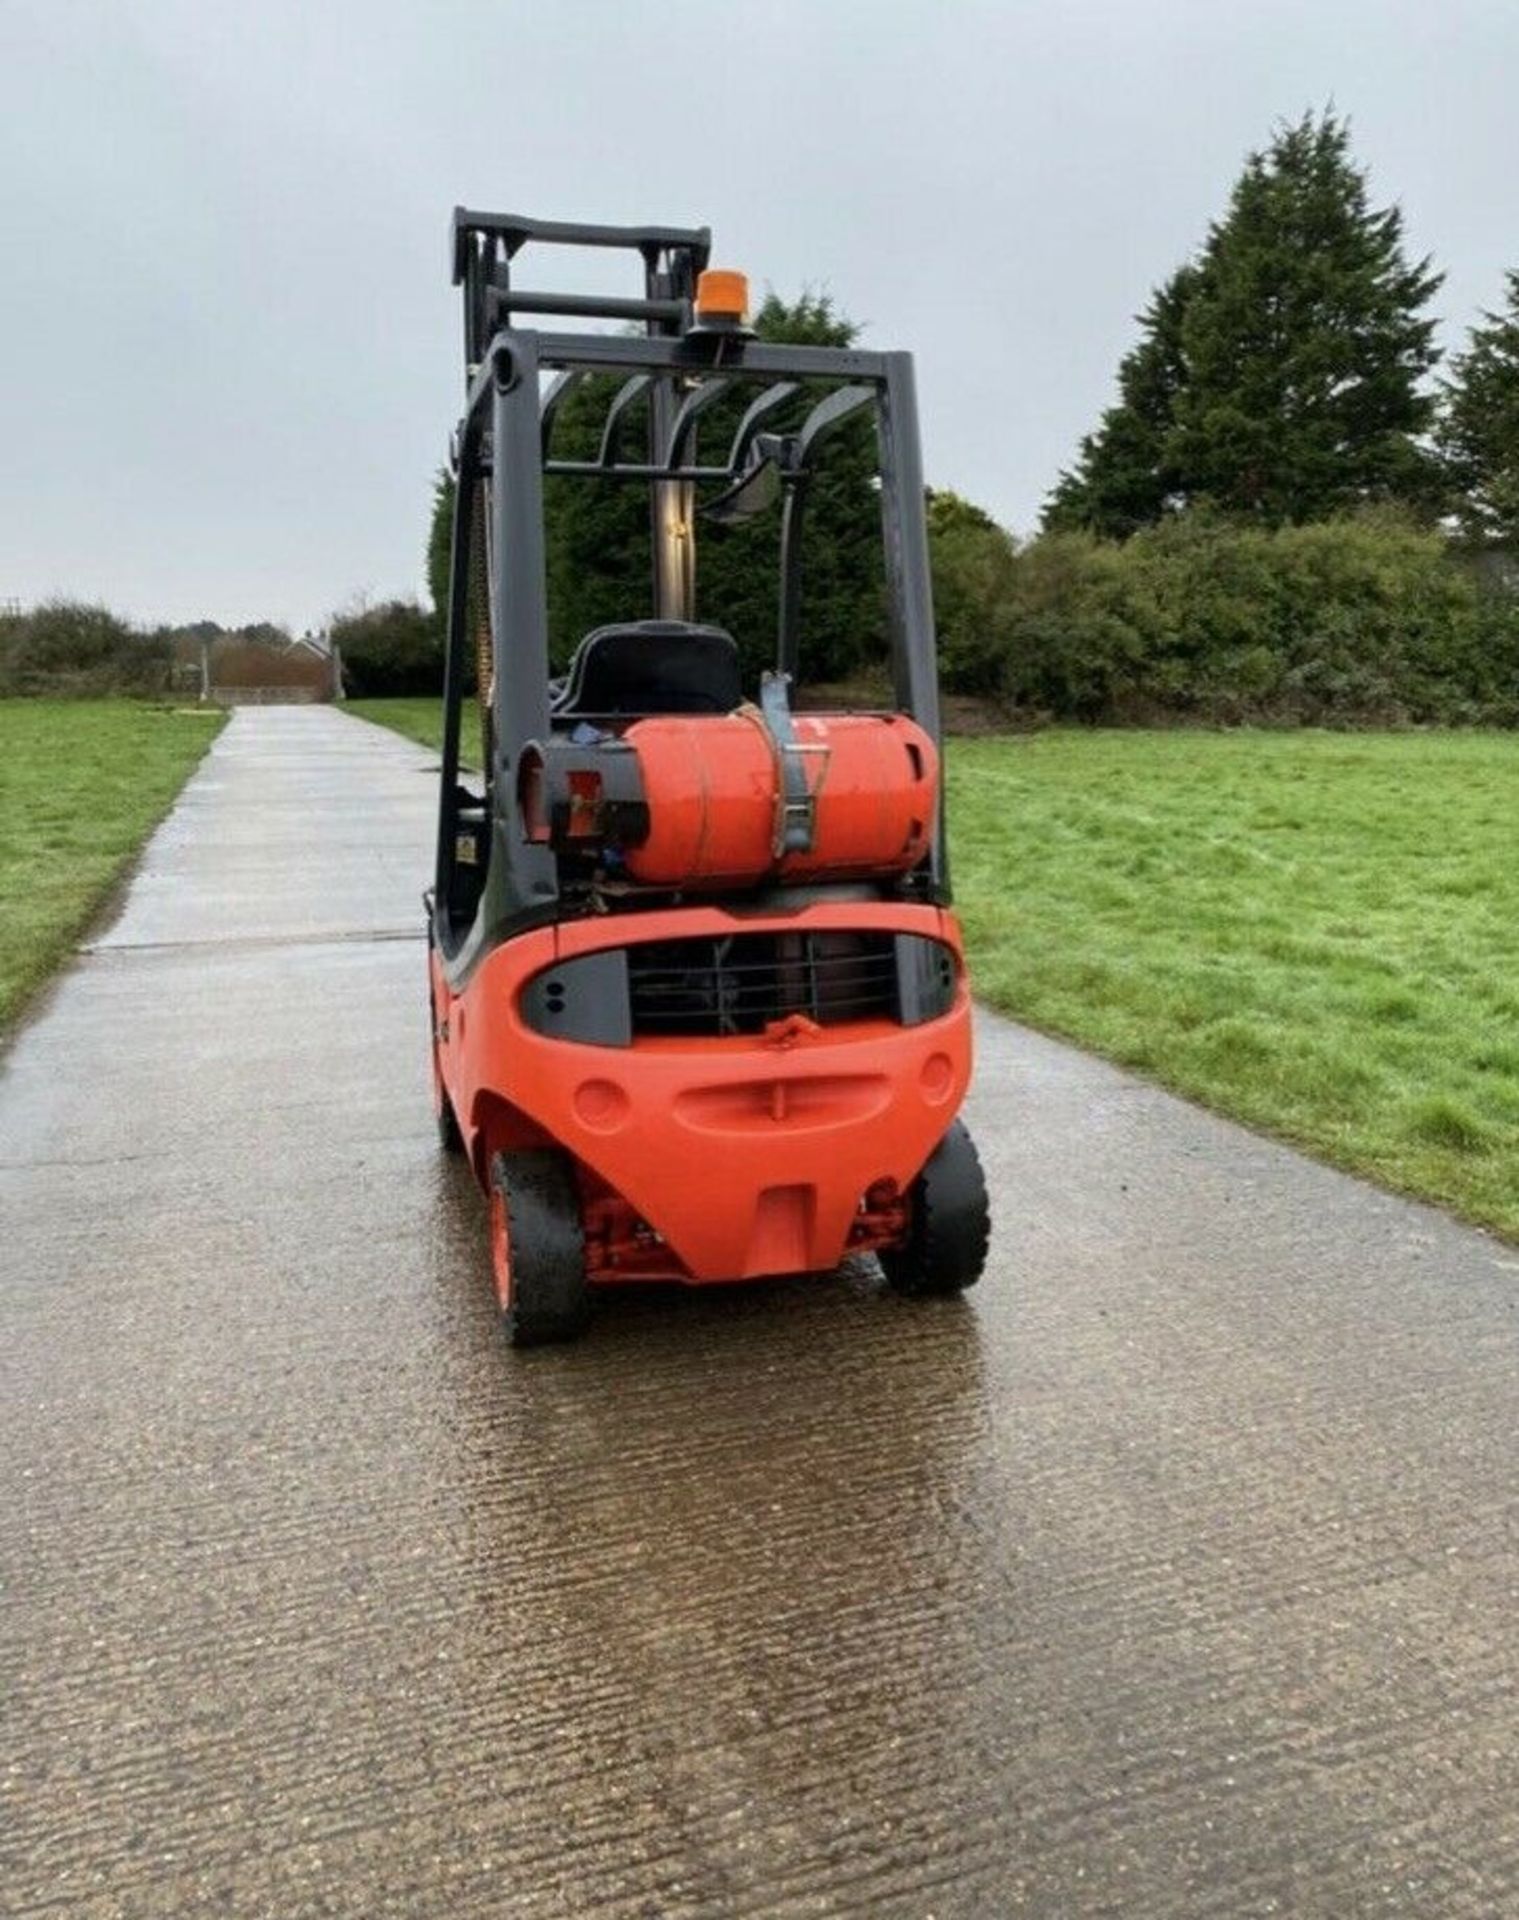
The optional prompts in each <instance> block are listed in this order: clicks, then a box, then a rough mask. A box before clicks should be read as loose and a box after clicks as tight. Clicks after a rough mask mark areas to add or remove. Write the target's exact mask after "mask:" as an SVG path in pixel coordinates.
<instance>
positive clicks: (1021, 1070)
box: [0, 708, 1519, 1920]
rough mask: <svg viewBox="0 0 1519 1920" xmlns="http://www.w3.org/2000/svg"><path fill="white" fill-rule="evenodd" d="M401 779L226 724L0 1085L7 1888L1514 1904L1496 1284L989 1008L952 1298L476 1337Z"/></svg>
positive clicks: (426, 1896) (99, 1909) (288, 1899)
mask: <svg viewBox="0 0 1519 1920" xmlns="http://www.w3.org/2000/svg"><path fill="white" fill-rule="evenodd" d="M429 764H430V762H429V758H428V756H426V755H424V754H422V753H419V752H417V751H415V750H413V749H412V748H410V747H408V746H407V745H406V744H404V743H403V742H402V741H400V740H398V739H395V738H393V737H392V736H390V735H388V734H385V733H382V732H380V731H378V730H376V729H372V728H369V727H366V726H364V725H363V724H362V723H360V722H357V721H354V720H350V719H347V718H345V717H343V716H341V715H339V714H336V713H333V712H327V711H322V710H319V709H304V710H303V709H294V708H292V709H265V710H248V711H244V712H242V713H239V714H238V715H237V717H236V718H235V719H234V720H233V721H232V723H231V725H230V726H229V727H228V729H227V730H226V732H225V733H224V734H223V736H222V738H221V740H220V741H219V742H218V744H217V746H216V748H215V749H214V751H213V753H212V754H211V756H210V757H209V759H208V760H207V762H206V763H205V765H204V767H203V768H202V770H201V771H200V773H199V774H198V775H197V776H196V778H195V779H194V780H193V781H192V783H191V785H190V787H189V788H188V789H187V791H186V793H185V796H184V799H183V801H182V803H181V805H180V807H179V809H178V811H177V812H176V813H175V814H174V816H173V817H172V819H171V820H170V821H169V822H168V824H167V825H166V826H165V827H164V829H163V830H162V832H161V833H160V834H159V835H158V837H157V839H156V840H155V841H154V842H153V844H152V847H151V849H150V851H149V854H148V857H147V860H146V863H145V865H144V867H143V870H142V872H141V874H140V875H139V877H138V879H137V881H136V883H135V885H134V887H133V889H132V891H131V895H130V898H129V899H128V901H127V904H126V908H125V911H124V912H123V914H122V916H121V918H120V920H119V922H118V924H117V925H116V926H115V928H114V929H113V930H112V931H111V933H110V934H109V935H107V936H106V937H105V938H104V939H103V940H101V941H100V942H99V943H98V945H97V946H96V947H95V948H94V949H93V950H92V951H91V952H90V954H89V955H88V956H87V957H86V958H85V959H84V960H83V962H82V963H81V964H80V965H79V966H77V967H76V968H75V969H74V970H73V971H72V972H71V973H70V974H69V975H68V976H67V978H66V979H65V980H64V982H63V983H62V985H61V987H60V989H59V991H58V993H57V995H56V997H55V999H54V1001H53V1003H52V1004H51V1006H50V1007H49V1008H48V1009H47V1010H46V1011H45V1013H44V1014H43V1016H42V1017H41V1019H40V1020H38V1021H37V1022H36V1023H34V1024H33V1025H32V1026H31V1027H30V1028H29V1029H28V1030H26V1031H25V1032H24V1033H23V1034H22V1035H21V1037H20V1039H19V1041H18V1043H17V1044H16V1046H15V1047H14V1049H13V1051H12V1053H11V1056H10V1059H9V1062H8V1065H7V1067H6V1069H5V1073H4V1081H3V1085H0V1213H3V1220H4V1232H3V1238H0V1390H3V1394H4V1410H5V1432H4V1451H3V1459H0V1466H3V1501H0V1554H3V1562H4V1571H5V1591H4V1599H3V1656H0V1657H3V1667H0V1683H3V1689H4V1699H5V1706H4V1713H5V1729H4V1732H5V1737H4V1744H3V1754H4V1782H5V1792H6V1795H7V1800H6V1804H5V1806H4V1807H3V1809H0V1816H3V1817H0V1827H3V1831H0V1886H3V1889H4V1894H3V1899H0V1906H3V1907H4V1909H5V1911H6V1912H7V1913H10V1914H15V1915H31V1914H42V1913H48V1914H68V1915H71V1916H106V1915H142V1916H154V1917H155V1920H157V1917H159V1916H174V1915H182V1914H183V1915H189V1914H195V1915H203V1914H211V1913H217V1914H221V1913H225V1914H231V1915H237V1916H239V1917H240V1920H241V1917H243V1916H254V1915H260V1916H262V1915H268V1916H272V1917H274V1920H294V1916H301V1915H307V1914H312V1915H315V1914H325V1915H354V1916H363V1917H364V1920H376V1917H377V1916H388V1915H396V1916H402V1915H404V1916H408V1920H414V1917H415V1916H440V1917H441V1916H450V1917H454V1916H470V1915H482V1914H510V1915H523V1916H529V1917H533V1916H560V1915H564V1916H577V1917H578V1916H584V1915H592V1914H598V1915H616V1916H623V1915H626V1916H665V1915H675V1916H706V1915H718V1914H721V1915H727V1914H755V1913H784V1914H809V1915H812V1914H834V1913H843V1912H851V1913H866V1914H871V1915H877V1914H881V1915H897V1914H900V1915H904V1916H908V1915H911V1916H920V1917H922V1916H929V1915H938V1916H941V1917H943V1916H955V1915H983V1914H984V1915H1004V1914H1012V1913H1020V1912H1024V1913H1029V1914H1037V1915H1050V1916H1060V1917H1061V1920H1064V1916H1072V1915H1088V1914H1114V1915H1134V1916H1141V1917H1142V1920H1148V1917H1149V1916H1164V1915H1171V1914H1181V1915H1210V1916H1218V1917H1219V1920H1240V1916H1245V1915H1265V1914H1284V1915H1322V1916H1326V1920H1328V1917H1330V1916H1333V1920H1347V1917H1349V1916H1365V1915H1393V1914H1396V1915H1410V1916H1414V1915H1417V1916H1420V1920H1431V1917H1432V1916H1444V1915H1472V1916H1478V1915H1480V1916H1502V1915H1513V1914H1519V1759H1516V1731H1519V1713H1516V1701H1515V1691H1516V1685H1515V1683H1516V1672H1519V1551H1516V1545H1519V1529H1516V1524H1515V1519H1516V1514H1515V1508H1516V1498H1515V1473H1514V1467H1515V1451H1516V1434H1519V1388H1516V1371H1519V1369H1516V1344H1515V1343H1516V1336H1519V1311H1516V1309H1519V1255H1516V1254H1515V1253H1514V1252H1513V1251H1512V1250H1507V1249H1504V1248H1503V1247H1501V1246H1499V1245H1498V1244H1496V1243H1494V1242H1492V1241H1489V1240H1487V1239H1485V1238H1483V1237H1481V1236H1479V1235H1477V1234H1473V1233H1469V1232H1465V1231H1463V1230H1462V1229H1460V1228H1458V1227H1456V1226H1453V1225H1451V1224H1450V1223H1449V1222H1447V1221H1445V1220H1444V1219H1442V1218H1441V1217H1440V1216H1438V1215H1436V1214H1433V1213H1430V1212H1426V1211H1423V1210H1421V1209H1419V1208H1416V1207H1411V1206H1406V1205H1403V1204H1401V1203H1399V1202H1397V1201H1394V1200H1391V1199H1387V1198H1385V1197H1383V1196H1381V1195H1379V1194H1377V1193H1374V1192H1372V1191H1371V1190H1369V1189H1367V1188H1365V1187H1362V1186H1359V1185H1357V1184H1355V1183H1354V1182H1351V1181H1348V1180H1345V1179H1342V1178H1340V1177H1339V1176H1337V1175H1335V1174H1333V1173H1329V1172H1326V1171H1324V1170H1323V1169H1321V1168H1319V1167H1316V1166H1313V1165H1311V1164H1309V1163H1307V1162H1305V1161H1303V1160H1301V1159H1299V1158H1297V1157H1296V1156H1294V1155H1293V1154H1291V1153H1288V1152H1286V1151H1284V1150H1283V1149H1281V1148H1279V1147H1276V1146H1272V1145H1269V1144H1267V1143H1265V1142H1262V1141H1260V1140H1257V1139H1254V1138H1252V1137H1251V1136H1249V1135H1248V1134H1245V1133H1242V1132H1239V1131H1237V1130H1236V1129H1234V1128H1232V1127H1229V1126H1226V1125H1224V1124H1222V1123H1220V1122H1218V1121H1215V1120H1212V1119H1210V1118H1208V1117H1207V1116H1205V1115H1203V1114H1201V1113H1198V1112H1196V1111H1194V1110H1193V1109H1191V1108H1189V1107H1187V1106H1184V1105H1182V1104H1180V1103H1179V1102H1176V1101H1174V1100H1171V1099H1169V1098H1167V1097H1165V1096H1164V1095H1162V1094H1159V1093H1156V1092H1154V1091H1152V1090H1150V1089H1148V1088H1146V1087H1143V1086H1140V1085H1138V1084H1136V1083H1135V1082H1133V1081H1131V1080H1128V1079H1126V1078H1124V1077H1123V1076H1122V1075H1120V1074H1118V1073H1116V1072H1114V1071H1112V1070H1110V1069H1109V1068H1107V1067H1105V1066H1102V1065H1100V1064H1098V1063H1096V1062H1094V1061H1091V1060H1089V1059H1086V1058H1084V1057H1083V1056H1082V1055H1080V1054H1078V1053H1075V1052H1073V1051H1071V1050H1069V1049H1067V1048H1064V1047H1060V1046H1056V1045H1053V1044H1051V1043H1049V1042H1048V1041H1045V1040H1042V1039H1039V1038H1036V1037H1035V1036H1033V1035H1031V1034H1028V1033H1024V1032H1021V1031H1020V1030H1019V1029H1017V1028H1016V1027H1013V1026H1010V1025H1008V1024H1007V1023H1005V1022H1003V1021H999V1020H996V1019H991V1018H987V1019H985V1020H984V1021H983V1023H982V1028H981V1061H980V1078H979V1082H978V1086H977V1090H976V1093H975V1097H974V1100H973V1103H972V1112H971V1116H970V1117H971V1120H972V1122H973V1125H974V1126H975V1129H976V1131H977V1134H978V1137H979V1139H980V1141H981V1144H982V1147H983V1151H984V1153H985V1155H986V1158H987V1160H988V1163H989V1168H990V1172H991V1176H992V1181H993V1191H994V1194H995V1197H996V1205H997V1215H998V1229H997V1235H996V1240H995V1264H994V1266H993V1268H992V1270H991V1271H990V1273H989V1274H988V1276H987V1278H986V1280H985V1282H984V1283H983V1285H982V1286H981V1288H980V1289H979V1290H978V1292H977V1294H976V1295H975V1296H974V1297H973V1298H971V1299H970V1300H969V1301H967V1302H966V1303H963V1304H951V1305H946V1306H929V1307H926V1308H923V1307H912V1306H909V1305H906V1304H903V1303H901V1302H899V1301H897V1300H895V1299H894V1298H891V1297H887V1296H884V1295H883V1294H882V1293H881V1292H880V1291H879V1290H878V1287H877V1285H876V1284H874V1283H873V1282H872V1280H871V1279H870V1278H869V1277H868V1276H867V1275H864V1274H856V1275H853V1276H846V1277H841V1278H839V1279H836V1280H833V1281H830V1282H826V1283H815V1284H811V1285H801V1284H796V1285H793V1284H784V1285H775V1286H770V1287H767V1288H763V1289H758V1290H747V1291H735V1292H726V1293H721V1294H718V1295H710V1294H708V1295H699V1296H686V1295H679V1296H675V1297H671V1296H669V1295H660V1296H655V1297H648V1298H636V1299H635V1298H628V1297H623V1298H620V1299H617V1300H615V1301H613V1302H612V1303H611V1304H610V1305H609V1306H608V1308H607V1309H606V1310H605V1311H604V1312H603V1314H602V1316H601V1318H600V1320H599V1321H598V1324H597V1326H596V1329H595V1331H594V1333H593V1335H592V1337H591V1338H590V1339H589V1341H588V1342H587V1343H586V1344H584V1345H583V1346H581V1347H579V1348H577V1349H574V1350H571V1351H568V1352H549V1353H540V1354H530V1355H526V1356H513V1355H511V1354H509V1353H508V1352H506V1351H505V1350H504V1349H503V1348H502V1346H501V1345H500V1344H499V1342H498V1339H497V1337H496V1333H495V1328H494V1325H493V1319H492V1307H491V1302H490V1298H489V1287H488V1281H487V1273H486V1260H485V1236H484V1224H483V1216H482V1210H481V1206H480V1203H479V1201H478V1199H477V1197H476V1195H475V1193H474V1191H473V1189H472V1188H471V1187H470V1185H469V1184H468V1181H467V1180H466V1179H465V1178H464V1177H463V1176H462V1175H461V1174H460V1172H459V1170H458V1169H457V1167H455V1166H453V1165H451V1164H450V1163H448V1162H446V1161H444V1160H443V1159H441V1158H440V1157H439V1155H438V1153H437V1152H436V1150H435V1148H434V1145H433V1135H432V1123H431V1119H430V1116H429V1113H428V1110H427V1101H426V1084H425V1082H426V1074H425V1056H424V1024H425V1015H424V1012H423V1000H422V980H423V960H422V948H421V946H420V944H419V942H418V941H417V939H416V937H415V936H416V933H417V930H418V927H419V922H420V910H419V904H418V895H419V893H420V891H421V887H422V884H423V874H424V869H425V866H426V853H427V847H428V843H429V838H430V808H431V798H432V795H431V783H430V780H429V777H428V767H429Z"/></svg>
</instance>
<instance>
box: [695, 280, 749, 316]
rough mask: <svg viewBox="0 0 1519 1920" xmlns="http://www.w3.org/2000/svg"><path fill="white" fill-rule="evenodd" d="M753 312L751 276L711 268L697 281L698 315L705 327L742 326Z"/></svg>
mask: <svg viewBox="0 0 1519 1920" xmlns="http://www.w3.org/2000/svg"><path fill="white" fill-rule="evenodd" d="M748 312H749V276H748V274H746V273H735V272H734V271H733V269H732V268H731V267H708V268H706V269H705V271H704V272H702V273H701V274H700V275H699V276H698V278H697V282H696V318H697V320H698V321H699V322H701V323H702V324H703V325H704V326H713V325H716V326H728V327H740V326H742V325H743V323H744V320H745V319H746V318H747V316H748Z"/></svg>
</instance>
